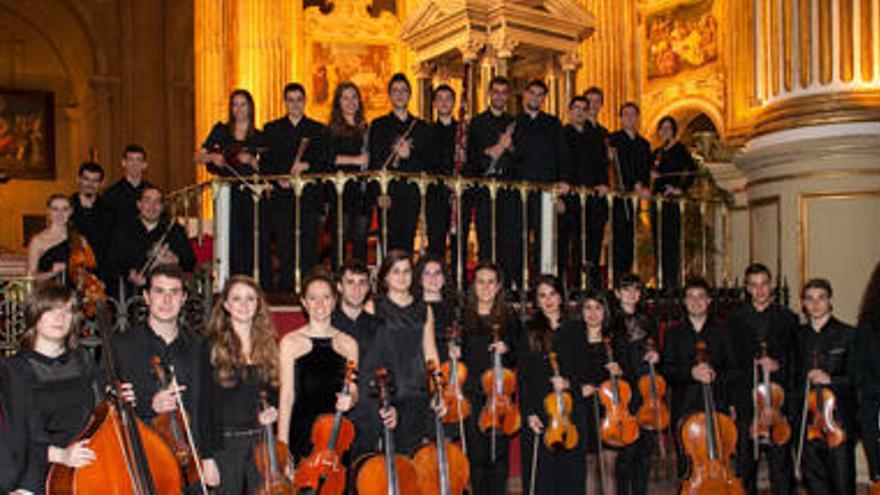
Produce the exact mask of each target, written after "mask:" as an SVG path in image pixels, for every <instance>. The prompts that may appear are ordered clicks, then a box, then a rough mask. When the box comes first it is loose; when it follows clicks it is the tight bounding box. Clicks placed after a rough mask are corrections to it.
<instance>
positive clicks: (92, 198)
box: [70, 162, 116, 273]
mask: <svg viewBox="0 0 880 495" xmlns="http://www.w3.org/2000/svg"><path fill="white" fill-rule="evenodd" d="M76 180H77V184H78V186H79V190H78V191H77V192H75V193H73V194H72V195H71V196H70V205H71V208H72V209H73V212H72V213H71V215H70V224H71V225H72V226H73V227H74V228H75V229H76V231H77V232H79V233H80V234H82V236H83V237H84V238H85V239H86V241H87V242H88V243H89V246H91V247H92V251H94V253H95V260H96V261H97V264H98V273H101V267H102V266H103V264H104V260H105V259H106V256H107V250H108V249H109V248H110V236H112V235H113V225H114V223H115V221H116V219H115V218H114V216H113V210H112V209H111V208H110V205H109V204H108V203H107V200H106V199H105V198H104V197H103V196H101V195H100V194H98V191H99V190H100V189H101V185H102V184H103V183H104V168H103V167H101V165H99V164H97V163H94V162H85V163H83V164H81V165H80V166H79V172H78V173H77V176H76Z"/></svg>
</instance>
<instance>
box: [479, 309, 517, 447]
mask: <svg viewBox="0 0 880 495" xmlns="http://www.w3.org/2000/svg"><path fill="white" fill-rule="evenodd" d="M492 338H493V340H494V342H495V343H496V344H497V343H498V342H500V341H501V324H499V323H494V324H493V325H492ZM480 383H481V384H482V385H483V393H485V394H486V397H487V400H486V405H485V406H484V407H483V410H482V411H480V421H479V427H480V431H481V432H484V433H485V432H486V431H491V432H492V446H491V454H492V455H491V457H492V461H493V462H494V461H495V447H496V443H497V440H496V437H497V435H498V431H499V430H500V431H501V432H502V433H504V434H505V435H513V434H514V433H516V432H517V431H518V430H519V428H520V425H521V423H522V419H521V417H520V414H519V406H518V405H517V403H516V401H514V400H513V392H514V391H515V390H516V373H514V372H513V371H511V370H509V369H507V368H504V367H503V366H501V353H500V352H498V346H495V351H494V352H493V353H492V368H491V369H488V370H486V371H484V372H483V376H481V377H480Z"/></svg>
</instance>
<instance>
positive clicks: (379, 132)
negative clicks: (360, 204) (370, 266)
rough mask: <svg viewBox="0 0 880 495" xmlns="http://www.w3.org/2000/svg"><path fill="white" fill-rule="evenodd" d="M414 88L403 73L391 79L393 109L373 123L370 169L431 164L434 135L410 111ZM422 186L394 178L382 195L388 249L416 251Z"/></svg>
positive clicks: (409, 168) (410, 168)
mask: <svg viewBox="0 0 880 495" xmlns="http://www.w3.org/2000/svg"><path fill="white" fill-rule="evenodd" d="M411 95H412V88H411V87H410V84H409V79H407V78H406V76H405V75H403V74H402V73H397V74H394V75H393V76H392V77H391V80H390V81H389V82H388V99H389V100H390V101H391V112H389V113H387V114H385V115H383V116H381V117H379V118H377V119H376V120H374V121H373V123H372V124H370V144H369V152H370V170H380V169H382V167H383V166H386V167H387V169H388V170H389V171H399V172H421V171H423V170H425V168H426V167H427V165H428V164H429V163H430V161H431V158H430V153H431V144H430V140H431V134H430V132H429V127H428V125H427V124H426V123H425V122H424V121H422V120H421V119H419V118H417V117H416V116H414V115H412V114H411V113H409V110H408V108H407V107H408V105H409V99H410V96H411ZM420 205H421V202H420V201H419V188H418V186H417V185H416V184H415V183H412V182H406V181H403V180H394V181H392V182H391V183H390V184H389V185H388V192H387V195H386V196H382V197H380V198H379V206H380V207H382V208H388V225H384V226H382V228H384V229H386V231H387V236H388V246H384V248H385V249H386V250H392V249H403V250H405V251H409V252H412V249H413V239H414V237H415V233H416V224H417V223H418V218H419V210H420V209H421V206H420Z"/></svg>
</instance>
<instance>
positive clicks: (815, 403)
mask: <svg viewBox="0 0 880 495" xmlns="http://www.w3.org/2000/svg"><path fill="white" fill-rule="evenodd" d="M813 369H820V368H819V353H818V352H814V353H813ZM812 389H813V390H812V391H811V392H810V393H809V394H808V395H807V409H808V410H809V411H810V417H811V418H812V421H811V422H810V425H809V426H807V440H819V441H823V442H825V443H827V444H828V446H829V447H832V448H834V447H839V446H840V445H841V444H843V442H845V441H846V432H845V431H844V430H843V427H842V426H841V425H840V423H838V422H837V420H836V419H835V417H836V413H835V411H836V409H837V397H836V396H835V395H834V392H832V391H831V390H829V389H828V388H826V387H825V386H824V385H813V386H812Z"/></svg>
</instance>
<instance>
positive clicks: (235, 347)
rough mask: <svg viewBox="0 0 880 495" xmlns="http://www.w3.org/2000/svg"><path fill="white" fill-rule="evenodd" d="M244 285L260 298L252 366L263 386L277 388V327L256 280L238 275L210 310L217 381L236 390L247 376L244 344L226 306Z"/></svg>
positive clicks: (253, 326) (210, 334)
mask: <svg viewBox="0 0 880 495" xmlns="http://www.w3.org/2000/svg"><path fill="white" fill-rule="evenodd" d="M238 284H243V285H246V286H248V287H250V288H251V289H253V290H254V292H255V293H256V294H257V311H256V313H255V314H254V321H253V323H252V324H251V355H250V358H251V362H252V363H253V364H254V365H256V366H257V376H258V378H259V379H260V381H261V382H263V383H265V384H268V385H271V386H273V387H277V386H278V367H279V364H278V341H277V340H276V335H275V325H274V324H273V322H272V316H271V315H270V314H269V308H268V306H267V304H266V296H265V295H264V294H263V291H262V290H261V289H260V287H259V286H258V285H257V284H256V282H254V280H253V279H252V278H250V277H248V276H245V275H235V276H233V277H230V278H229V279H228V280H227V281H226V285H225V286H224V287H223V292H222V293H221V294H220V298H219V299H218V300H217V302H216V303H214V309H212V310H211V321H210V323H208V338H209V339H210V341H211V365H212V366H213V368H214V377H215V379H216V380H217V383H219V384H220V386H221V387H223V388H233V387H235V385H236V384H237V383H238V380H239V379H240V378H241V377H243V376H244V374H245V373H246V366H247V360H246V359H245V358H244V356H242V350H241V340H240V339H239V338H238V335H236V334H235V331H234V330H233V327H232V322H231V321H230V315H229V311H227V310H226V308H225V307H224V305H223V304H224V303H225V302H226V300H227V299H229V293H230V292H231V291H232V288H233V287H235V286H236V285H238Z"/></svg>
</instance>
